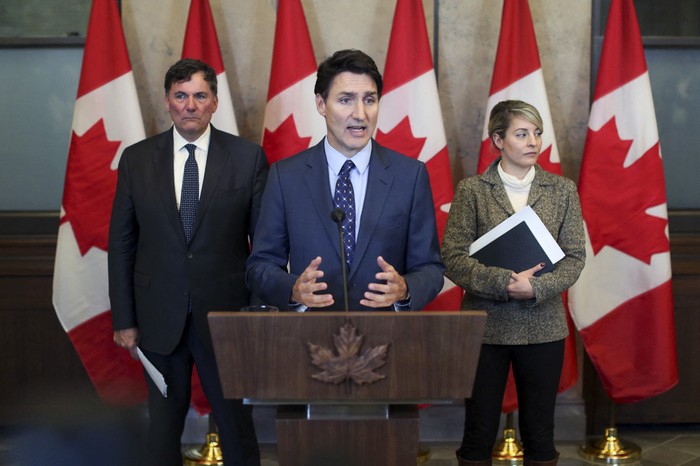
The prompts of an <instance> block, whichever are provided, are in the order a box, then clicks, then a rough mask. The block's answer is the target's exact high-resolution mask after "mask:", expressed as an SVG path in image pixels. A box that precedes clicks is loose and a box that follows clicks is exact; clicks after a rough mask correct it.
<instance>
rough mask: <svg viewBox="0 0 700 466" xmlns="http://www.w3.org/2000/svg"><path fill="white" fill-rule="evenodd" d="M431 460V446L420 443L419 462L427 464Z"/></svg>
mask: <svg viewBox="0 0 700 466" xmlns="http://www.w3.org/2000/svg"><path fill="white" fill-rule="evenodd" d="M429 460H430V448H428V447H426V446H425V445H418V464H425V463H427V462H428V461H429Z"/></svg>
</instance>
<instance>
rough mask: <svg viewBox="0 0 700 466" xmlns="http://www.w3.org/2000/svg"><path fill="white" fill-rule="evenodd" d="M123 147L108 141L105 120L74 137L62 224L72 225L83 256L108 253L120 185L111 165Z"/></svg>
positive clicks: (71, 144)
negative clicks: (115, 194) (100, 251)
mask: <svg viewBox="0 0 700 466" xmlns="http://www.w3.org/2000/svg"><path fill="white" fill-rule="evenodd" d="M120 144H121V143H120V142H119V141H109V140H107V134H106V132H105V127H104V122H103V120H102V119H100V120H99V121H98V122H97V123H95V124H94V125H93V126H92V127H91V128H90V129H89V130H88V131H86V132H85V134H84V135H82V136H78V135H76V134H75V131H73V132H72V133H71V141H70V149H69V151H68V153H69V157H68V168H67V171H66V183H65V190H64V193H63V210H64V211H65V215H64V216H63V218H62V219H61V223H64V222H70V223H71V227H72V228H73V234H74V235H75V239H76V241H77V243H78V248H79V249H80V254H81V255H85V254H86V253H87V252H88V251H89V250H90V248H91V247H93V246H94V247H96V248H98V249H102V250H103V251H106V250H107V236H108V232H109V218H110V214H111V212H112V201H113V199H114V191H115V189H116V185H117V172H116V171H115V170H112V169H111V168H110V165H111V163H112V160H114V156H115V155H116V153H117V150H118V149H119V146H120Z"/></svg>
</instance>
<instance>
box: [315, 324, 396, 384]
mask: <svg viewBox="0 0 700 466" xmlns="http://www.w3.org/2000/svg"><path fill="white" fill-rule="evenodd" d="M363 340H364V337H363V336H362V335H358V333H357V328H355V327H354V326H353V325H352V324H351V323H350V322H347V323H345V324H344V325H343V326H342V327H340V333H339V334H337V335H333V343H334V345H335V348H336V350H337V351H338V354H337V355H335V354H333V350H331V349H330V348H326V347H325V346H321V345H316V344H313V343H309V342H307V346H308V347H309V353H310V354H311V363H312V364H313V365H314V366H316V367H319V368H321V369H323V372H319V373H317V374H313V375H312V376H311V377H312V378H314V379H316V380H320V381H321V382H328V383H334V384H340V383H342V382H345V381H348V382H349V381H351V380H352V381H353V382H355V383H356V384H358V385H363V384H368V383H373V382H376V381H377V380H381V379H383V378H384V377H386V376H385V375H383V374H378V373H376V372H374V370H375V369H377V368H379V367H382V366H383V365H384V364H386V360H385V357H386V353H387V350H388V349H389V344H388V343H387V344H385V345H379V346H374V347H372V348H367V349H365V350H364V351H363V352H362V354H359V353H360V348H361V347H362V341H363Z"/></svg>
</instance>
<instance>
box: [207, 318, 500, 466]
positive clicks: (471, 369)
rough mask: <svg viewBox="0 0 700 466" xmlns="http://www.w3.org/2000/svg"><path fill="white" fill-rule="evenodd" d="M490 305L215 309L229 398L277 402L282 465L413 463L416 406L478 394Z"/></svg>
mask: <svg viewBox="0 0 700 466" xmlns="http://www.w3.org/2000/svg"><path fill="white" fill-rule="evenodd" d="M485 323H486V314H485V313H484V312H483V311H467V312H465V311H461V312H306V313H292V312H274V313H267V312H212V313H210V314H209V326H210V329H211V335H212V341H213V343H214V351H215V353H216V360H217V365H218V368H219V373H220V375H221V384H222V388H223V393H224V397H226V398H245V399H248V400H249V402H251V403H253V404H258V403H267V404H277V405H280V408H279V409H278V416H277V421H276V431H277V453H278V459H279V464H280V466H328V465H333V466H346V465H347V466H359V465H362V466H374V465H376V466H407V465H411V464H416V458H417V455H418V410H417V407H416V404H417V403H436V402H441V401H443V402H444V401H446V400H454V399H462V398H467V397H469V396H471V387H472V384H473V381H474V374H475V372H476V364H477V361H478V357H479V349H480V347H481V340H482V336H483V332H484V325H485Z"/></svg>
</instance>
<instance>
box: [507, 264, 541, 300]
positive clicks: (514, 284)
mask: <svg viewBox="0 0 700 466" xmlns="http://www.w3.org/2000/svg"><path fill="white" fill-rule="evenodd" d="M543 268H544V263H541V264H537V265H536V266H534V267H533V268H531V269H527V270H523V271H522V272H520V273H515V272H513V273H512V274H510V283H509V284H508V287H507V291H508V297H509V298H511V299H520V300H528V299H532V298H534V297H535V290H533V289H532V283H530V279H531V278H532V277H534V276H535V274H536V273H537V272H539V271H540V270H542V269H543Z"/></svg>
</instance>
